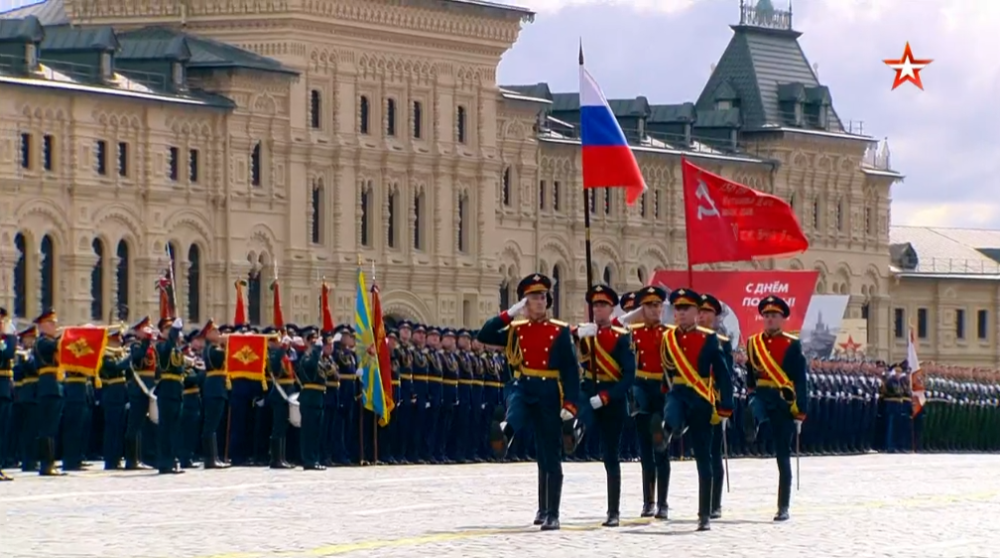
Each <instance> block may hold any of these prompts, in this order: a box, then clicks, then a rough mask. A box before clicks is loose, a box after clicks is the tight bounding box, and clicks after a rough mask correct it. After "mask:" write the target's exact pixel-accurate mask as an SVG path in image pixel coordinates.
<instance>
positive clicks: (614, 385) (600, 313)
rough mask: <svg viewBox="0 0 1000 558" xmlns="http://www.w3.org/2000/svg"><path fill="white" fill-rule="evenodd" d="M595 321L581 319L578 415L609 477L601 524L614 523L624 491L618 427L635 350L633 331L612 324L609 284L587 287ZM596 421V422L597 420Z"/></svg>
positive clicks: (614, 297)
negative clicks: (598, 447) (596, 444)
mask: <svg viewBox="0 0 1000 558" xmlns="http://www.w3.org/2000/svg"><path fill="white" fill-rule="evenodd" d="M587 303H588V304H589V305H590V307H591V308H592V312H593V316H594V321H593V322H592V323H584V324H580V325H579V327H577V328H576V336H577V337H578V338H579V339H580V362H581V364H582V365H583V368H584V376H583V377H584V382H583V385H584V389H583V394H582V395H583V397H584V398H587V401H581V403H580V408H581V411H580V416H581V418H582V419H583V422H584V423H585V424H586V425H587V428H588V429H590V430H592V429H593V428H594V427H596V428H597V433H598V436H599V437H600V442H601V455H602V459H603V461H604V472H605V474H606V475H607V482H608V517H607V519H606V520H605V522H604V523H603V525H604V526H605V527H618V525H619V523H620V516H621V512H620V509H619V508H620V505H621V495H622V470H621V462H620V458H621V456H620V450H621V441H622V429H623V428H624V427H625V420H626V418H627V416H628V392H629V389H631V388H632V382H633V381H634V380H635V352H634V351H633V350H632V335H631V332H630V331H629V330H628V329H626V328H624V327H621V326H618V325H614V324H613V322H612V316H611V313H612V312H614V308H615V306H616V305H617V304H618V293H616V292H615V291H614V290H613V289H612V288H611V287H608V286H607V285H595V286H593V287H591V288H590V290H588V291H587ZM595 423H596V424H595Z"/></svg>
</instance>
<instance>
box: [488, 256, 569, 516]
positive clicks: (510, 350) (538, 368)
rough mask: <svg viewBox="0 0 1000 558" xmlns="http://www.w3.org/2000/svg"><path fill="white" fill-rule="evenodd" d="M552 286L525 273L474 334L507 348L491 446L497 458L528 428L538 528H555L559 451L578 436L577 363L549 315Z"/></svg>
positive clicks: (560, 325)
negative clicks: (501, 408) (502, 399)
mask: <svg viewBox="0 0 1000 558" xmlns="http://www.w3.org/2000/svg"><path fill="white" fill-rule="evenodd" d="M551 290H552V280H551V279H549V278H548V277H546V276H544V275H542V274H538V273H536V274H534V275H529V276H527V277H525V278H524V279H522V280H521V282H520V283H519V284H518V286H517V295H518V297H519V299H520V300H519V301H518V302H517V303H515V304H514V305H513V306H511V307H510V308H509V309H507V310H504V311H503V312H501V313H500V315H499V316H497V317H495V318H491V319H490V320H489V321H487V322H486V323H485V324H483V327H482V329H480V330H479V336H478V339H479V340H480V341H481V342H483V343H485V344H487V345H495V346H498V347H503V346H505V347H506V353H507V361H508V363H509V364H510V367H511V369H512V370H513V373H514V381H513V383H512V384H511V386H510V396H509V398H508V400H507V412H506V416H505V417H497V418H501V419H502V420H500V421H495V422H494V424H493V425H492V427H491V430H490V438H491V445H492V446H493V447H494V449H495V450H496V451H497V452H498V454H500V455H501V456H502V455H504V454H505V453H506V451H507V448H509V447H510V442H511V440H512V438H513V437H514V434H515V433H517V432H519V431H521V430H522V429H523V428H525V427H527V426H529V425H530V426H531V427H532V430H533V431H534V435H535V447H536V455H535V458H536V463H537V465H538V490H539V495H538V503H539V506H538V508H539V509H538V513H537V514H536V515H535V523H536V524H541V526H542V527H541V528H542V530H543V531H551V530H557V529H559V504H560V500H561V498H562V485H563V472H562V455H561V453H560V452H561V451H565V452H566V453H567V454H570V453H572V450H573V449H575V447H574V446H575V443H578V442H579V435H580V430H579V428H578V427H577V425H576V414H577V406H576V403H575V401H577V398H578V397H579V393H580V363H579V361H578V360H577V358H576V352H575V351H574V348H573V340H572V337H571V335H570V329H569V326H568V324H566V323H565V322H561V321H558V320H554V319H551V318H549V317H548V309H549V308H550V307H551V306H552V301H553V299H552V293H551ZM522 316H523V318H522ZM566 436H568V437H569V439H568V441H567V439H566ZM560 438H563V440H562V443H561V441H560Z"/></svg>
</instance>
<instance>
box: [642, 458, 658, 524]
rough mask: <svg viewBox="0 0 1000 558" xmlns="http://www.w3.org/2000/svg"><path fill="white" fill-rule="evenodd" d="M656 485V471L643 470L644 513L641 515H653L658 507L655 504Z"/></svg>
mask: <svg viewBox="0 0 1000 558" xmlns="http://www.w3.org/2000/svg"><path fill="white" fill-rule="evenodd" d="M655 487H656V471H655V470H652V471H649V470H646V469H643V470H642V513H640V514H639V517H653V514H655V513H656V508H655V506H654V504H653V489H654V488H655Z"/></svg>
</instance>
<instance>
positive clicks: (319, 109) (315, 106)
mask: <svg viewBox="0 0 1000 558" xmlns="http://www.w3.org/2000/svg"><path fill="white" fill-rule="evenodd" d="M322 114H323V100H322V98H321V97H320V93H319V90H317V89H313V90H312V91H310V92H309V122H310V124H311V125H312V127H313V129H314V130H319V129H320V128H322V127H323V126H322V125H321V124H322Z"/></svg>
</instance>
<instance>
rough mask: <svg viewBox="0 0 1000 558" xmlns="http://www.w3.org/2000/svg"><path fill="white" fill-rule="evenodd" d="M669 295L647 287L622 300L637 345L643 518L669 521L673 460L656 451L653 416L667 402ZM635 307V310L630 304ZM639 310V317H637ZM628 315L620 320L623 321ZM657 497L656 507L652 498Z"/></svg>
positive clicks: (636, 392)
mask: <svg viewBox="0 0 1000 558" xmlns="http://www.w3.org/2000/svg"><path fill="white" fill-rule="evenodd" d="M666 300H667V292H666V291H665V290H663V289H661V288H660V287H644V288H642V289H640V290H638V291H636V293H635V296H634V297H628V296H627V295H626V296H625V297H622V303H623V306H622V309H623V310H628V311H629V313H628V314H626V316H628V319H629V320H631V321H633V322H634V323H630V325H629V328H630V329H631V330H632V338H633V339H634V343H635V353H636V367H637V369H636V372H635V384H634V386H633V387H632V395H633V397H634V398H635V406H636V409H635V411H634V413H635V415H634V416H635V430H636V435H637V438H638V440H637V442H638V444H639V462H640V464H641V465H642V513H641V516H642V517H655V518H656V519H667V514H668V508H667V493H668V491H669V488H670V459H669V456H668V455H667V453H666V452H658V451H654V448H653V438H652V431H653V429H652V428H651V423H650V420H651V417H653V416H654V415H659V413H660V412H661V411H662V410H663V405H664V403H665V401H666V400H665V398H664V389H662V388H664V387H665V386H666V385H667V384H664V383H663V357H662V356H661V355H662V350H661V346H662V344H663V333H664V332H665V331H667V326H666V325H664V324H663V319H662V316H663V303H664V302H665V301H666ZM630 301H631V303H632V304H633V305H635V306H636V308H632V307H630V306H629V302H630ZM635 310H639V313H638V314H634V312H635ZM624 317H625V316H623V317H622V318H619V321H621V320H622V319H623V318H624ZM654 495H655V497H656V501H655V505H654V501H653V497H654Z"/></svg>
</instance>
